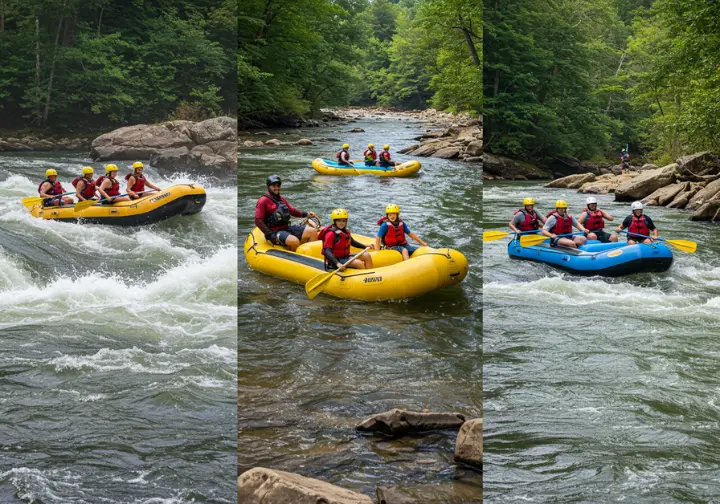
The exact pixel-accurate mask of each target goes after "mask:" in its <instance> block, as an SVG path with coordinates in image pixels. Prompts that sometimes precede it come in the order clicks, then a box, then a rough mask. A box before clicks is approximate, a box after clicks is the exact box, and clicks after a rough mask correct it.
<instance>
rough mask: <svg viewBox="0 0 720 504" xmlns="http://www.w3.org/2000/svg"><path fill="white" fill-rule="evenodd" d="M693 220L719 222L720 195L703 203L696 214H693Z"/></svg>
mask: <svg viewBox="0 0 720 504" xmlns="http://www.w3.org/2000/svg"><path fill="white" fill-rule="evenodd" d="M690 219H691V220H694V221H709V220H712V221H719V220H720V193H717V194H715V196H714V197H713V198H711V199H709V200H708V201H706V202H705V203H703V204H702V205H701V206H700V207H699V208H698V209H697V210H695V213H693V215H692V217H690Z"/></svg>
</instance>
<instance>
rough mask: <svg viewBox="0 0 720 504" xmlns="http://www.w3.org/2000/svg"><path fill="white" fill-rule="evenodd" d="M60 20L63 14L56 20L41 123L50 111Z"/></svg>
mask: <svg viewBox="0 0 720 504" xmlns="http://www.w3.org/2000/svg"><path fill="white" fill-rule="evenodd" d="M63 7H64V6H63ZM62 22H63V16H62V14H61V15H60V21H58V27H57V32H56V33H55V49H54V50H53V59H52V63H50V80H49V81H48V87H47V97H46V99H45V111H44V112H43V125H47V120H48V115H49V113H50V97H51V96H52V85H53V77H55V61H56V60H57V52H58V46H59V45H60V31H61V30H62Z"/></svg>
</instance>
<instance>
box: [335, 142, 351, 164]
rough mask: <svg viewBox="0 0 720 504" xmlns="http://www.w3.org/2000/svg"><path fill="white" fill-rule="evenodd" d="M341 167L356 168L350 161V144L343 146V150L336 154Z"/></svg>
mask: <svg viewBox="0 0 720 504" xmlns="http://www.w3.org/2000/svg"><path fill="white" fill-rule="evenodd" d="M335 157H336V158H337V164H338V165H339V166H355V165H354V164H353V162H352V161H351V160H350V144H343V146H342V150H341V151H339V152H338V153H337V154H335Z"/></svg>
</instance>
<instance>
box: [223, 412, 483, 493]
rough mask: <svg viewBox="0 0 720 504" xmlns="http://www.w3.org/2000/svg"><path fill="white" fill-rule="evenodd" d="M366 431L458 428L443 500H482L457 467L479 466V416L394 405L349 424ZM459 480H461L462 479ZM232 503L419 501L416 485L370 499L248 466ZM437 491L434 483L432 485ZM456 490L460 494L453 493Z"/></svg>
mask: <svg viewBox="0 0 720 504" xmlns="http://www.w3.org/2000/svg"><path fill="white" fill-rule="evenodd" d="M355 429H356V430H357V431H358V432H369V433H376V434H382V435H385V436H392V437H399V436H404V435H410V434H413V435H418V434H421V433H426V432H431V431H434V430H443V431H445V430H458V435H457V440H456V446H455V461H456V462H457V463H458V464H459V465H458V466H457V467H456V478H455V480H454V482H453V484H452V488H448V489H447V494H448V497H449V499H448V501H451V502H458V503H460V502H467V503H470V502H478V503H480V502H482V487H481V486H480V485H476V484H473V483H472V482H471V481H470V480H464V479H463V477H462V476H463V470H464V468H465V467H467V470H470V471H472V469H471V468H473V467H474V468H476V469H482V418H476V419H472V420H467V421H466V420H465V417H464V416H463V415H461V414H459V413H428V412H413V411H406V410H400V409H394V410H391V411H387V412H384V413H379V414H377V415H373V416H371V417H368V418H366V419H364V420H362V421H361V422H360V423H358V424H357V425H356V427H355ZM463 482H464V483H463ZM237 484H238V502H243V503H246V504H284V503H287V502H292V503H294V504H316V503H318V502H325V503H327V504H374V503H375V502H377V503H378V504H409V503H425V502H428V501H426V500H423V489H422V488H406V487H401V486H378V487H377V488H376V492H375V493H376V496H375V497H376V500H375V499H373V498H371V497H369V496H367V495H365V494H361V493H358V492H354V491H350V490H348V489H345V488H342V487H339V486H336V485H332V484H330V483H327V482H324V481H321V480H318V479H314V478H308V477H305V476H301V475H298V474H293V473H288V472H284V471H276V470H272V469H267V468H263V467H254V468H252V469H250V470H248V471H246V472H244V473H243V474H241V475H240V476H239V478H238V482H237ZM433 493H434V494H435V495H437V486H433ZM459 493H462V495H459Z"/></svg>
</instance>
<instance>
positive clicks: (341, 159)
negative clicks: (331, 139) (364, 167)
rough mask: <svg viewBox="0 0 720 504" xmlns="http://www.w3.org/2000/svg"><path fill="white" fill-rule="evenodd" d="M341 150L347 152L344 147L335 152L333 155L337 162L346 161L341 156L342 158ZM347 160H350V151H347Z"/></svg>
mask: <svg viewBox="0 0 720 504" xmlns="http://www.w3.org/2000/svg"><path fill="white" fill-rule="evenodd" d="M343 152H348V151H346V150H345V149H343V150H341V151H340V152H338V153H337V154H335V157H336V158H337V160H338V163H345V162H346V161H344V160H343V158H342V153H343ZM349 160H350V153H349V152H348V161H349Z"/></svg>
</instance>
